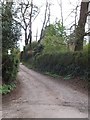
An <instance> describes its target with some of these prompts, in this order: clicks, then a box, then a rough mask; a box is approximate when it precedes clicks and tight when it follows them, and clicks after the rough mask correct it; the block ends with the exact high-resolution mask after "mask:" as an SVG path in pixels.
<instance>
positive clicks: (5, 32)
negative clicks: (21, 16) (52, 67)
mask: <svg viewBox="0 0 90 120" xmlns="http://www.w3.org/2000/svg"><path fill="white" fill-rule="evenodd" d="M13 14H14V13H13V2H7V1H6V2H5V1H4V2H2V50H3V51H7V50H8V49H13V48H15V47H16V46H17V41H18V40H19V37H20V28H19V27H18V25H17V23H16V22H14V21H13Z"/></svg>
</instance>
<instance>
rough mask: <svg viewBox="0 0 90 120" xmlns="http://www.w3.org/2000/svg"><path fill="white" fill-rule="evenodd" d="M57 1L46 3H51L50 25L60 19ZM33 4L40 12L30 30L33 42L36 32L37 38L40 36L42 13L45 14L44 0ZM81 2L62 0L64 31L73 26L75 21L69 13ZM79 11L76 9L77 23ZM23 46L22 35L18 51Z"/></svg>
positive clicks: (34, 0)
mask: <svg viewBox="0 0 90 120" xmlns="http://www.w3.org/2000/svg"><path fill="white" fill-rule="evenodd" d="M58 1H59V2H60V0H48V2H50V3H51V23H54V22H55V20H56V18H57V19H58V20H60V19H61V13H60V6H59V5H58ZM33 2H34V4H35V5H37V6H38V7H41V6H42V7H41V10H40V11H41V12H40V14H39V16H38V17H37V19H36V20H35V21H34V22H33V25H32V30H33V40H35V36H36V32H37V30H38V37H39V35H40V30H41V28H42V24H43V18H44V12H45V3H46V0H38V1H37V0H33ZM80 3H81V0H62V8H63V19H64V26H65V27H66V29H68V28H70V26H71V25H72V24H74V21H75V13H72V14H71V15H69V14H70V13H71V11H72V10H73V9H75V8H76V6H77V5H80ZM79 11H80V8H79V7H78V16H77V21H78V18H79ZM23 45H24V35H23V37H22V42H20V49H21V50H22V48H23Z"/></svg>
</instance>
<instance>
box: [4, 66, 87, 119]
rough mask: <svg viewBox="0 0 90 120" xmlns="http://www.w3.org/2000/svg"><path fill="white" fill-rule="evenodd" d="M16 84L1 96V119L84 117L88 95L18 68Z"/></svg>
mask: <svg viewBox="0 0 90 120" xmlns="http://www.w3.org/2000/svg"><path fill="white" fill-rule="evenodd" d="M18 79H19V85H18V87H17V89H16V90H15V91H13V92H12V93H10V95H6V96H3V118H88V110H87V107H88V95H87V94H85V93H82V92H80V91H78V90H75V89H73V88H71V87H70V86H68V85H66V84H64V83H63V82H61V81H60V80H58V79H54V78H52V77H48V76H46V75H42V74H40V73H38V72H35V71H33V70H29V69H28V68H27V67H25V66H24V65H20V71H19V74H18Z"/></svg>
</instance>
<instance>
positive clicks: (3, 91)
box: [0, 83, 16, 94]
mask: <svg viewBox="0 0 90 120" xmlns="http://www.w3.org/2000/svg"><path fill="white" fill-rule="evenodd" d="M15 87H16V85H15V84H14V83H11V84H7V85H6V84H4V85H3V86H0V94H7V93H10V92H11V91H12V90H13V89H14V88H15Z"/></svg>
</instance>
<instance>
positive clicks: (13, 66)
mask: <svg viewBox="0 0 90 120" xmlns="http://www.w3.org/2000/svg"><path fill="white" fill-rule="evenodd" d="M18 67H19V56H18V53H17V52H16V51H13V52H12V54H11V55H8V54H3V55H2V81H3V82H4V83H8V82H13V81H14V80H16V76H17V72H18Z"/></svg>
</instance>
